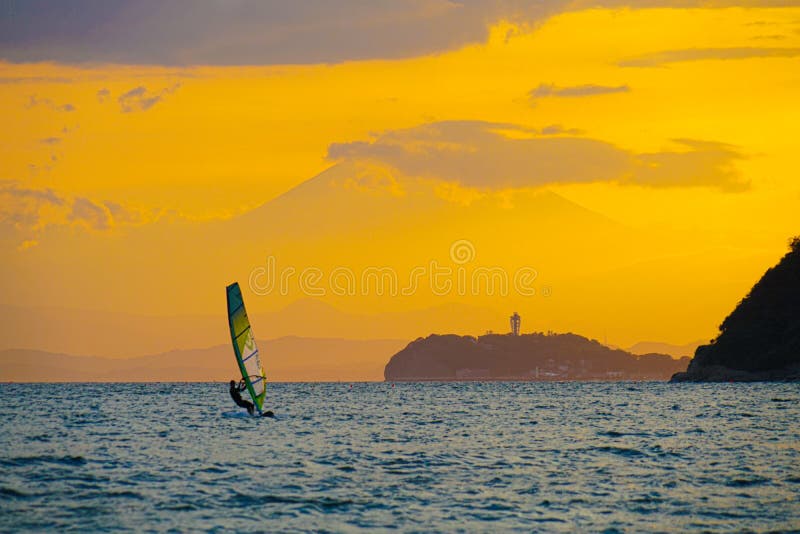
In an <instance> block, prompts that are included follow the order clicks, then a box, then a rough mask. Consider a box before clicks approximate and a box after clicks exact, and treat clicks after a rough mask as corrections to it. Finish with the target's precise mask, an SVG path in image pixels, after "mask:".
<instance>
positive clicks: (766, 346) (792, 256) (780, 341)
mask: <svg viewBox="0 0 800 534" xmlns="http://www.w3.org/2000/svg"><path fill="white" fill-rule="evenodd" d="M672 380H673V381H674V382H687V381H689V382H713V381H761V380H766V381H772V380H800V237H795V238H794V239H792V240H791V242H790V251H789V252H788V253H787V254H786V255H785V256H784V257H783V258H782V259H781V260H780V262H779V263H778V264H777V265H775V266H774V267H771V268H770V269H768V270H767V272H766V273H764V275H763V276H762V277H761V279H760V280H759V281H758V282H757V283H756V284H755V285H754V286H753V288H752V289H751V290H750V292H749V293H748V294H747V296H746V297H745V298H743V299H742V300H741V302H739V304H738V305H737V306H736V308H735V309H734V310H733V312H731V314H730V315H728V317H726V318H725V320H724V321H723V322H722V324H721V325H720V334H719V336H717V338H716V339H715V340H713V341H712V343H711V344H709V345H703V346H701V347H698V349H697V351H696V352H695V355H694V358H693V359H692V361H691V363H690V364H689V366H688V368H687V370H686V372H682V373H676V374H675V375H674V376H673V377H672Z"/></svg>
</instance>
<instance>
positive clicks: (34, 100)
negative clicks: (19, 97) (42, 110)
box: [25, 95, 77, 113]
mask: <svg viewBox="0 0 800 534" xmlns="http://www.w3.org/2000/svg"><path fill="white" fill-rule="evenodd" d="M39 106H44V107H46V108H48V109H52V110H53V111H61V112H67V113H69V112H72V111H75V110H76V109H77V108H76V107H75V106H73V105H72V104H69V103H67V104H56V103H55V102H53V101H52V100H51V99H49V98H39V97H37V96H36V95H31V96H29V97H28V103H27V104H26V105H25V107H26V108H28V109H30V108H35V107H39Z"/></svg>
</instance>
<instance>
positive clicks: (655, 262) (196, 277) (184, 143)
mask: <svg viewBox="0 0 800 534" xmlns="http://www.w3.org/2000/svg"><path fill="white" fill-rule="evenodd" d="M566 4H569V5H568V6H565V5H562V4H559V3H557V2H554V3H553V5H552V6H551V7H550V8H549V9H548V10H546V12H544V11H542V12H538V11H537V12H534V13H527V12H526V11H525V10H524V9H519V10H517V11H514V12H508V13H504V12H503V11H502V10H501V9H499V8H498V9H497V10H494V11H492V12H491V13H480V14H470V15H469V17H466V16H464V17H462V18H461V19H459V18H458V17H459V16H461V15H458V14H457V13H456V14H455V15H450V14H449V13H450V12H451V11H453V10H455V11H457V10H458V9H459V8H458V6H455V5H453V4H449V3H447V2H412V3H411V5H413V6H414V9H413V10H412V11H413V13H412V15H413V17H416V18H413V17H412V18H411V19H409V20H411V22H408V24H412V23H413V24H418V25H419V26H420V28H422V29H421V30H420V31H421V32H422V33H420V38H419V40H418V42H415V41H414V40H413V39H410V40H407V41H402V40H399V38H398V37H397V33H398V32H400V31H401V30H404V31H405V30H408V28H405V26H403V27H402V28H400V29H396V28H394V26H386V28H387V29H385V31H380V29H381V28H383V27H384V26H382V25H386V24H388V23H387V22H386V21H387V20H389V21H393V20H398V21H400V22H398V24H400V23H401V22H402V24H406V22H403V21H406V18H404V17H411V15H408V14H407V13H405V12H403V13H393V12H389V13H373V14H371V15H370V16H369V17H367V16H366V15H364V16H363V17H361V18H358V17H356V19H357V20H355V22H353V21H346V20H345V21H344V22H342V25H341V27H340V26H336V27H335V28H334V30H335V31H336V32H338V33H336V35H337V36H338V37H337V39H339V40H338V41H336V42H333V43H326V42H325V39H324V37H325V36H326V35H327V34H326V33H325V32H328V31H334V30H331V29H330V28H328V27H327V26H325V27H320V29H319V30H318V32H317V34H322V37H319V35H318V37H319V40H320V42H319V43H317V42H316V41H314V40H313V39H312V38H310V37H308V35H312V32H315V31H316V30H315V28H317V27H318V26H315V24H316V23H315V24H311V23H309V24H308V27H306V26H302V25H301V26H297V27H299V28H301V30H302V31H303V32H308V35H307V34H306V33H303V34H302V35H301V36H300V38H299V39H300V42H301V43H303V45H304V46H302V47H296V48H291V47H288V45H285V43H284V42H283V41H281V39H284V38H286V39H288V37H285V35H288V32H289V30H290V29H292V28H295V26H291V25H290V24H289V23H288V22H287V23H286V24H287V26H286V28H283V27H281V28H273V29H271V30H270V31H271V32H273V33H269V32H264V34H263V35H265V36H266V37H263V38H264V39H266V41H265V42H261V41H257V42H255V44H253V45H252V46H253V47H254V48H253V50H262V48H259V47H264V49H265V50H266V49H269V50H272V49H270V48H269V47H270V46H272V47H273V48H279V47H281V46H283V47H284V48H281V49H280V50H282V51H285V53H284V52H281V53H277V52H276V53H275V54H277V55H275V54H273V55H270V54H265V55H264V56H263V57H262V56H258V54H255V55H253V56H251V55H247V54H248V50H250V48H247V47H248V46H250V44H249V43H250V42H249V41H248V40H247V39H245V38H244V37H240V36H238V34H235V33H229V32H222V33H221V34H220V35H221V37H220V38H219V40H218V41H210V42H204V43H200V44H197V43H194V48H188V47H187V48H185V49H184V48H181V47H180V46H179V44H180V43H179V44H174V43H172V42H171V41H169V40H165V41H164V42H162V41H159V40H158V39H160V38H161V37H163V35H170V34H169V30H164V32H165V33H159V34H158V36H160V37H158V39H156V38H155V37H154V39H153V42H154V43H155V44H154V45H153V47H148V46H145V44H143V45H142V50H141V51H138V50H133V51H131V52H130V53H128V52H127V50H128V49H127V48H125V47H123V46H121V45H120V46H119V47H117V48H115V47H114V46H113V45H114V42H113V41H109V42H110V43H111V44H110V45H108V46H103V44H104V41H102V39H106V38H107V39H111V38H108V37H104V36H102V35H101V36H100V37H98V39H99V40H100V41H101V42H98V43H97V48H98V50H97V51H93V50H92V49H91V47H89V48H86V47H85V46H84V45H83V44H82V41H81V42H76V43H73V45H74V46H72V48H70V46H69V44H70V43H67V45H64V43H62V42H60V41H59V42H57V43H56V44H58V45H59V47H56V48H51V49H48V48H47V46H45V45H47V43H44V44H41V43H38V42H37V43H36V46H34V45H32V44H30V43H29V42H28V41H25V40H24V39H23V37H24V35H22V34H23V33H24V32H22V31H20V35H22V36H18V37H17V38H18V39H19V40H20V43H22V44H20V43H15V42H11V40H8V41H4V42H0V57H5V58H6V60H5V61H4V62H2V63H0V116H2V117H3V121H2V127H0V180H1V181H0V202H1V204H0V247H2V248H0V265H2V266H1V267H0V270H1V272H0V274H2V301H0V304H3V305H10V306H18V307H57V308H62V309H64V310H70V309H91V310H100V311H106V312H116V313H136V314H142V315H185V314H198V315H214V314H222V313H224V300H222V289H223V288H224V286H225V284H226V283H229V282H230V281H232V280H235V279H238V280H239V281H240V283H242V285H243V287H244V286H247V284H248V279H249V277H250V276H251V275H252V273H253V270H254V269H256V268H258V267H259V266H263V265H265V263H266V262H267V258H268V257H269V256H273V257H274V258H275V259H276V262H277V263H278V265H279V267H280V266H285V265H293V266H295V267H296V268H297V270H298V271H299V270H302V269H303V268H306V267H313V268H318V269H320V271H322V272H323V273H324V275H325V277H324V279H323V282H321V285H322V286H324V287H325V288H327V291H326V294H325V295H323V296H320V297H319V299H320V300H322V301H324V302H327V303H329V304H332V305H334V306H336V307H337V308H340V309H341V310H343V311H346V312H348V313H352V314H378V313H394V312H397V313H400V312H403V314H401V315H398V316H397V321H398V322H402V321H405V320H406V319H405V318H406V317H407V316H408V315H406V312H409V310H425V309H428V308H433V307H437V306H442V305H443V304H449V303H456V304H462V305H465V306H466V305H469V306H477V307H480V308H481V309H485V310H490V312H487V316H491V314H492V313H494V312H496V313H497V318H498V319H497V322H496V323H495V324H487V325H486V327H485V329H494V330H502V329H503V328H506V320H507V319H506V318H507V315H508V314H509V313H510V312H511V311H513V310H519V311H520V313H521V314H522V315H523V321H524V322H523V330H528V331H531V330H547V329H553V330H557V331H565V330H572V331H575V332H577V333H581V334H584V335H587V336H590V337H598V338H600V339H607V340H608V341H609V342H610V343H614V344H617V345H622V346H628V345H630V344H633V343H635V342H637V341H643V340H658V341H665V342H671V343H686V342H690V341H694V340H697V339H708V338H710V337H713V336H714V335H715V333H716V328H717V325H718V324H719V323H720V322H721V321H722V319H723V318H724V316H725V315H726V314H727V313H729V312H730V311H731V310H732V308H733V306H734V305H735V303H736V302H737V301H738V300H739V299H740V298H742V297H743V296H744V295H745V293H746V292H747V290H748V289H749V288H750V287H751V286H752V284H753V283H754V282H755V281H756V280H757V279H758V277H759V276H760V275H761V273H762V272H763V271H764V270H765V269H766V268H767V267H769V266H771V265H772V264H774V263H776V262H777V260H778V259H779V257H780V256H781V255H782V254H783V253H784V251H785V249H786V243H787V239H788V238H789V236H791V235H794V234H797V233H798V227H799V225H798V222H800V216H798V213H800V210H798V207H800V181H798V173H797V169H798V156H797V154H798V149H800V142H798V137H797V133H796V128H797V124H800V104H799V103H800V98H799V97H800V7H759V5H758V3H755V2H743V4H746V6H747V7H735V6H733V7H731V6H727V7H718V6H715V7H708V8H691V7H680V8H677V7H654V8H646V9H645V8H642V9H631V8H627V7H623V6H620V5H616V4H618V3H608V4H607V5H608V7H606V8H598V9H581V8H580V3H575V2H572V3H566ZM655 4H659V3H655ZM660 4H662V5H666V4H668V2H664V3H660ZM681 4H682V5H685V4H686V3H685V2H684V3H681ZM727 4H731V3H727ZM732 4H735V3H732ZM548 5H549V4H548ZM709 5H710V4H709ZM464 9H467V8H464ZM470 9H471V8H470ZM479 15H480V16H479ZM341 16H343V17H344V16H345V15H341ZM451 16H452V17H454V18H453V19H452V20H453V21H454V22H453V23H452V27H450V26H448V24H447V21H448V20H451V19H448V18H447V17H451ZM20 17H21V18H20V19H18V20H17V22H15V20H14V17H10V16H9V15H8V14H7V15H6V18H7V20H6V21H4V22H3V24H17V25H20V24H27V23H28V22H26V21H27V20H28V19H24V17H22V16H20ZM440 19H441V20H443V21H445V23H444V24H440V23H437V24H436V25H434V26H432V27H433V28H434V29H430V28H429V26H431V24H432V23H430V21H440ZM420 21H421V22H420ZM346 22H347V23H349V22H352V27H351V26H348V25H347V24H345V23H346ZM342 28H344V29H342ZM376 28H377V29H376ZM476 28H477V29H476ZM301 30H297V31H301ZM345 30H346V31H345ZM423 30H424V31H423ZM479 30H480V31H479ZM175 31H176V32H178V30H175ZM250 31H255V30H252V28H251V30H250ZM348 32H363V33H365V34H366V35H369V36H371V37H370V39H372V41H371V42H374V43H375V46H374V50H372V49H371V48H370V47H368V46H361V45H358V43H357V42H356V44H352V43H350V42H349V41H347V40H346V39H345V38H344V37H342V35H340V34H344V33H348ZM448 32H450V33H448ZM178 33H180V32H178ZM317 34H314V35H317ZM383 34H385V42H382V41H381V39H382V37H381V36H382V35H383ZM473 34H474V35H473ZM15 35H16V34H15ZM259 35H261V34H259ZM176 39H177V38H176ZM229 40H230V42H231V43H232V44H231V46H230V49H231V50H232V51H231V52H230V53H229V54H228V53H227V52H225V50H227V49H226V48H225V47H226V44H227V43H228V41H229ZM398 42H399V43H400V44H396V43H398ZM404 43H405V44H404ZM408 43H411V44H408ZM155 45H160V46H161V48H156V47H155ZM201 45H202V46H201ZM234 45H235V46H234ZM312 45H314V46H312ZM357 45H358V46H357ZM395 45H396V46H395ZM401 45H402V46H401ZM412 45H413V46H412ZM53 46H55V45H53ZM170 46H171V47H172V48H170ZM187 46H188V45H187ZM236 46H239V47H240V48H236ZM37 47H38V48H37ZM393 47H394V48H393ZM151 48H152V50H151ZM251 48H252V47H251ZM48 50H50V52H48ZM52 50H56V52H52ZM87 50H88V51H87ZM186 50H188V51H186ZM139 52H141V54H140V55H137V54H138V53H139ZM48 54H49V55H48ZM59 54H61V55H59ZM82 54H83V55H82ZM114 54H117V55H116V56H115V55H114ZM182 54H183V55H182ZM203 54H207V55H206V56H203ZM226 54H227V55H226ZM237 54H239V55H237ZM282 54H283V55H282ZM230 57H234V58H235V57H246V58H247V59H246V60H243V61H240V62H239V61H231V60H230ZM204 58H206V59H208V61H207V62H204ZM300 184H303V185H302V186H300V187H298V188H296V189H294V188H295V187H296V186H298V185H300ZM458 240H465V241H467V242H468V243H469V245H470V246H472V247H473V250H474V252H475V257H474V258H472V259H471V260H470V262H469V263H468V264H463V265H464V267H465V268H469V269H470V272H471V270H473V269H474V268H476V267H480V266H497V267H501V268H502V269H504V270H505V271H506V272H509V273H513V272H516V270H518V269H519V268H521V267H531V268H532V269H534V270H535V271H536V279H535V281H534V287H535V289H536V294H535V295H533V296H523V295H519V294H514V292H513V291H512V292H511V294H508V295H497V294H488V293H487V292H486V291H483V292H481V291H478V292H476V293H475V294H458V293H457V292H452V291H451V292H449V293H448V294H446V295H437V294H434V292H433V291H431V289H430V287H429V286H424V284H423V286H424V287H421V288H418V289H417V290H416V291H414V292H412V294H409V295H400V296H394V297H392V296H386V295H383V296H381V295H377V294H375V292H367V294H362V292H361V291H357V294H356V295H337V294H332V292H331V290H330V287H329V285H330V284H329V281H330V279H329V278H327V276H328V275H329V274H330V272H331V271H332V270H333V269H335V268H336V267H344V268H347V269H350V270H351V271H353V272H356V273H362V272H363V270H364V269H365V268H368V267H370V266H373V267H374V266H379V267H389V268H391V269H394V270H395V271H396V272H397V273H399V278H400V279H405V278H407V276H409V274H410V272H411V271H412V270H413V268H414V267H415V266H428V265H429V264H430V262H431V261H432V260H436V261H438V262H439V263H441V264H446V265H448V266H449V267H451V268H456V267H457V266H459V265H462V264H457V263H455V264H454V263H453V261H452V260H453V259H452V257H451V256H450V247H451V245H452V244H453V243H454V242H456V241H458ZM310 296H312V297H313V295H309V294H308V292H307V291H303V290H302V289H301V288H299V287H297V286H296V285H292V287H290V290H289V291H287V292H286V294H278V293H277V292H273V293H272V294H269V295H257V294H255V293H252V292H249V293H248V292H247V291H246V292H245V299H246V300H247V304H248V307H249V309H251V311H262V312H266V311H275V310H279V309H281V308H282V307H284V306H287V305H289V304H291V303H292V302H295V301H298V300H301V299H307V298H309V297H310ZM65 313H66V312H65ZM441 313H442V322H441V325H447V327H448V328H449V327H452V328H454V329H455V328H457V326H453V325H457V324H458V321H457V320H454V319H453V318H452V317H449V316H448V317H445V314H452V313H453V312H452V310H450V311H447V312H445V311H442V312H441ZM321 317H322V316H314V314H310V316H309V320H308V322H307V324H306V325H305V326H304V327H303V328H304V329H305V330H303V331H302V332H301V333H305V334H306V335H315V334H316V333H319V332H321V331H322V330H324V326H323V325H319V324H315V321H321V320H322V318H321ZM464 324H469V327H465V328H464V330H468V331H471V332H472V333H482V332H475V331H474V330H475V328H476V327H475V325H474V321H467V320H465V322H464ZM259 326H261V325H259ZM431 328H432V329H434V330H435V329H437V324H436V323H435V321H434V323H433V324H432V325H431ZM442 328H444V326H442ZM400 330H402V335H407V330H408V328H405V326H403V327H402V328H400V327H399V330H398V331H400ZM428 333H430V332H427V331H420V332H419V334H418V335H427V334H428ZM390 334H391V332H388V333H387V332H380V333H374V334H373V333H371V332H364V333H363V337H380V336H386V337H390ZM45 335H46V334H45ZM259 336H261V337H271V335H270V332H269V325H264V326H261V328H260V329H259ZM223 341H224V340H220V342H223ZM186 346H187V347H191V346H192V343H191V341H187V344H186Z"/></svg>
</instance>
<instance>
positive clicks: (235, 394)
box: [231, 383, 256, 415]
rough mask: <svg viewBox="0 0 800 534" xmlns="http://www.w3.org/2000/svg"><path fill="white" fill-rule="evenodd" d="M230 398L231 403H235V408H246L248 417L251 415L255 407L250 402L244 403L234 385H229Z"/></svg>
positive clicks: (237, 388)
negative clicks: (231, 399)
mask: <svg viewBox="0 0 800 534" xmlns="http://www.w3.org/2000/svg"><path fill="white" fill-rule="evenodd" d="M231 398H233V402H235V403H236V405H237V406H241V407H242V408H247V412H248V413H249V414H250V415H253V412H254V411H255V408H256V407H255V406H254V405H253V403H252V402H250V401H246V400H244V399H243V398H242V394H241V393H240V392H239V387H238V386H237V385H236V384H235V383H232V384H231Z"/></svg>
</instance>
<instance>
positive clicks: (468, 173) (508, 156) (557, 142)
mask: <svg viewBox="0 0 800 534" xmlns="http://www.w3.org/2000/svg"><path fill="white" fill-rule="evenodd" d="M514 132H517V133H518V135H515V134H514ZM531 132H532V130H531V129H530V128H526V127H522V126H519V125H513V124H507V123H490V122H481V121H449V122H438V123H431V124H425V125H422V126H418V127H415V128H409V129H405V130H396V131H390V132H386V133H383V134H382V135H380V136H378V137H377V138H375V139H374V140H372V141H356V142H351V143H334V144H332V145H331V146H330V147H329V149H328V158H329V159H330V160H335V161H341V162H351V163H356V164H361V165H363V164H366V165H373V166H375V165H383V166H384V167H388V168H389V169H391V170H392V171H393V174H392V176H395V175H400V176H404V177H408V178H418V179H423V180H435V181H439V182H450V183H456V184H458V185H459V186H463V187H466V188H478V189H481V188H484V189H494V190H500V189H520V188H531V187H541V186H547V185H553V184H576V183H591V182H613V183H618V184H622V185H639V186H643V187H699V186H702V187H716V188H719V189H721V190H725V191H741V190H743V189H746V188H747V187H748V186H749V184H748V183H747V182H746V181H744V180H742V179H741V178H740V176H739V175H738V173H737V172H736V169H735V167H734V163H735V161H737V160H739V159H742V158H743V157H744V156H743V155H742V154H740V153H739V152H738V151H737V150H736V149H735V147H731V146H729V145H724V144H721V143H714V142H703V141H694V140H687V139H681V140H677V141H676V144H677V147H678V148H680V150H677V149H676V150H668V151H664V152H655V153H644V154H638V153H635V152H632V151H628V150H625V149H622V148H619V147H617V146H615V145H613V144H611V143H608V142H606V141H602V140H598V139H590V138H585V137H574V136H567V137H547V136H542V135H537V134H532V133H531Z"/></svg>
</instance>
